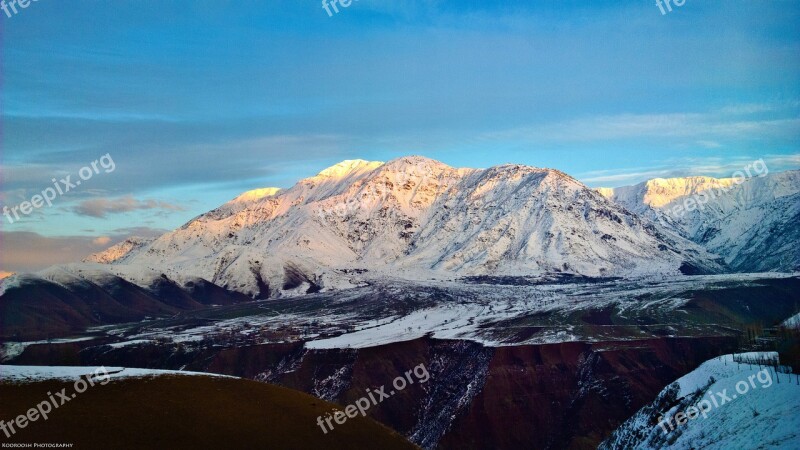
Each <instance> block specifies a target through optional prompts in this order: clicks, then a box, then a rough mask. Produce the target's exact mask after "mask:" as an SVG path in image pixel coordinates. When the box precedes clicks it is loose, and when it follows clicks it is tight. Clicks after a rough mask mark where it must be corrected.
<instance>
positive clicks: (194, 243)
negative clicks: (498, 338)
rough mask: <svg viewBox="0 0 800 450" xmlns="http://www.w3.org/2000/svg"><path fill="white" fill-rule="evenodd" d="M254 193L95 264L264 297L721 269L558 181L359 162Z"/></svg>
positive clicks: (414, 161) (533, 174)
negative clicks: (469, 280)
mask: <svg viewBox="0 0 800 450" xmlns="http://www.w3.org/2000/svg"><path fill="white" fill-rule="evenodd" d="M255 192H259V194H257V195H247V194H246V195H244V196H242V197H239V198H237V199H235V200H233V201H231V202H229V203H226V204H225V205H222V206H220V207H219V208H217V209H215V210H213V211H210V212H208V213H206V214H203V215H201V216H199V217H197V218H195V219H193V220H192V221H190V222H189V223H187V224H186V225H184V226H183V227H181V228H179V229H177V230H175V231H173V232H170V233H167V234H165V235H163V236H161V237H159V238H158V239H156V240H154V241H153V242H148V243H144V244H143V245H140V246H137V245H127V247H126V248H128V252H127V253H124V252H123V250H124V249H123V248H121V247H119V248H117V249H116V250H114V251H107V252H104V253H102V254H100V255H95V256H94V257H91V258H90V260H91V261H108V262H111V265H109V270H110V271H111V272H113V273H115V274H116V275H118V276H121V277H123V278H126V279H129V280H138V281H134V282H137V283H148V282H149V280H151V279H152V278H153V277H154V276H157V275H160V274H166V275H167V276H168V277H169V278H171V279H178V278H180V277H184V276H192V277H197V278H201V279H205V280H209V281H210V282H212V283H214V284H217V285H219V286H222V287H224V288H227V289H230V290H234V291H238V292H242V293H245V294H247V295H249V296H251V297H254V298H266V297H268V296H270V295H275V294H280V293H305V292H313V291H316V290H319V289H323V288H326V289H327V288H333V289H335V288H338V287H346V286H350V285H351V283H356V284H357V283H358V282H360V281H359V280H358V279H354V275H353V274H354V273H363V272H367V271H369V272H370V273H371V274H376V275H379V276H390V277H392V276H397V277H401V278H406V279H427V278H430V277H443V278H448V277H454V276H466V275H498V274H499V275H538V274H545V273H559V272H563V273H570V274H578V275H586V276H593V277H598V276H623V277H630V276H643V275H653V274H670V275H674V274H680V273H702V272H714V271H720V270H721V269H722V268H721V266H720V265H719V264H718V263H717V262H716V261H715V258H716V257H715V256H714V255H712V254H710V253H708V252H706V251H705V250H704V249H703V248H702V247H700V246H698V245H696V244H694V243H692V242H689V241H688V240H686V239H684V238H682V237H680V236H678V235H677V234H676V233H674V232H673V231H670V230H669V229H667V228H664V227H662V226H661V225H658V224H652V223H650V222H649V221H647V220H642V219H641V218H640V217H638V216H637V215H636V214H634V213H632V212H630V211H628V210H626V209H625V208H623V207H621V206H620V205H618V204H616V203H614V202H612V201H609V200H607V199H606V198H604V197H603V196H601V195H600V194H598V193H597V192H595V191H593V190H591V189H589V188H587V187H586V186H585V185H583V184H581V183H580V182H578V181H577V180H575V179H574V178H572V177H570V176H568V175H566V174H564V173H562V172H559V171H557V170H551V169H541V168H535V167H529V166H522V165H503V166H497V167H492V168H489V169H457V168H453V167H450V166H447V165H445V164H443V163H441V162H438V161H434V160H431V159H427V158H423V157H419V156H413V157H405V158H399V159H396V160H393V161H390V162H388V163H385V164H384V163H380V162H368V161H363V160H354V161H344V162H342V163H339V164H337V165H335V166H333V167H330V168H328V169H326V170H323V171H322V172H320V173H319V174H318V175H316V176H314V177H311V178H306V179H304V180H301V181H300V182H298V183H297V184H296V185H295V186H293V187H292V188H289V189H286V190H282V191H277V190H274V189H271V190H264V191H255Z"/></svg>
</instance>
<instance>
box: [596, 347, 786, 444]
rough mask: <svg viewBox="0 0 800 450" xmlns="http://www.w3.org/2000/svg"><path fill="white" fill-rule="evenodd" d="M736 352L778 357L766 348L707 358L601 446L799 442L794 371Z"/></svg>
mask: <svg viewBox="0 0 800 450" xmlns="http://www.w3.org/2000/svg"><path fill="white" fill-rule="evenodd" d="M734 356H736V358H735V359H736V360H739V361H743V360H744V361H754V362H755V361H758V360H762V361H763V360H776V359H777V354H776V353H772V352H767V353H746V354H740V355H725V356H721V357H718V358H714V359H712V360H709V361H706V362H705V363H703V364H702V365H701V366H700V367H699V368H697V369H696V370H694V371H693V372H690V373H689V374H687V375H685V376H684V377H682V378H680V379H678V380H677V381H675V382H674V383H672V384H671V385H669V386H667V387H666V388H665V389H664V390H663V391H661V393H660V394H659V395H658V396H657V398H656V400H655V401H653V403H651V404H649V405H647V406H645V407H644V408H642V409H641V410H639V412H637V413H636V414H635V415H634V416H633V417H631V418H630V419H629V420H628V421H627V422H625V423H624V424H623V425H622V426H621V427H619V428H618V429H617V430H616V431H615V432H614V433H613V434H612V435H611V437H609V438H608V439H606V440H605V441H604V442H603V443H602V444H601V445H600V447H599V449H600V450H612V449H626V450H627V449H639V450H645V449H662V448H669V449H686V450H689V449H695V448H703V449H709V450H713V449H733V448H756V447H757V448H764V449H772V448H774V449H784V448H785V449H789V448H799V447H800V431H798V430H800V414H797V409H798V405H800V386H798V385H797V383H795V381H796V380H795V378H796V377H797V375H794V374H786V373H780V372H778V373H776V371H775V370H774V368H772V367H766V366H759V365H758V364H757V363H755V364H747V363H738V362H737V361H736V360H735V359H734ZM778 377H780V380H779V379H778ZM701 411H702V412H701ZM678 414H683V415H682V416H681V415H678ZM687 415H689V417H687ZM678 422H680V423H678Z"/></svg>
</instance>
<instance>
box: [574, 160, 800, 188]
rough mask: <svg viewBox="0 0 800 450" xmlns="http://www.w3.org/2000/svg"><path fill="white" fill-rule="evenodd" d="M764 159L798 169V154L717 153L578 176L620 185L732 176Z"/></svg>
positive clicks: (772, 168)
mask: <svg viewBox="0 0 800 450" xmlns="http://www.w3.org/2000/svg"><path fill="white" fill-rule="evenodd" d="M758 159H763V160H764V162H765V163H766V164H767V167H769V168H770V171H772V172H776V171H782V170H794V169H800V154H796V155H769V154H768V155H760V156H752V157H732V158H729V159H725V160H723V159H722V158H719V157H708V158H672V159H667V160H664V163H663V164H661V165H656V166H651V167H639V168H631V169H626V170H596V171H589V172H585V173H583V174H581V175H580V176H578V179H580V180H581V181H582V182H584V183H586V184H590V185H599V184H606V185H609V186H612V187H613V186H620V185H625V184H636V183H640V182H642V181H645V180H649V179H652V178H675V177H689V176H712V177H721V178H726V177H731V176H732V175H733V173H734V172H736V171H739V170H742V168H743V167H745V166H747V165H748V164H751V163H752V162H753V161H756V160H758Z"/></svg>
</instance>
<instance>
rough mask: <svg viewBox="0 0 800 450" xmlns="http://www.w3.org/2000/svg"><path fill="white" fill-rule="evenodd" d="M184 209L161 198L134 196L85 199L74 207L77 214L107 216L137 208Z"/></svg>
mask: <svg viewBox="0 0 800 450" xmlns="http://www.w3.org/2000/svg"><path fill="white" fill-rule="evenodd" d="M151 209H152V210H162V211H183V207H181V206H178V205H173V204H171V203H167V202H164V201H159V200H153V199H148V200H137V199H135V198H133V196H126V197H121V198H116V199H108V198H97V199H92V200H85V201H83V202H81V203H79V204H78V205H77V206H75V207H74V208H73V211H74V212H75V213H76V214H79V215H82V216H89V217H97V218H100V219H102V218H105V217H106V215H108V214H121V213H126V212H131V211H137V210H151Z"/></svg>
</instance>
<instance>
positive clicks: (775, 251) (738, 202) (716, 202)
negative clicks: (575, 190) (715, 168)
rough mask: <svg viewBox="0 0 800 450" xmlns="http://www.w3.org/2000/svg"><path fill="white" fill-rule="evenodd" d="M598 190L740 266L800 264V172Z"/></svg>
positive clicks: (787, 266)
mask: <svg viewBox="0 0 800 450" xmlns="http://www.w3.org/2000/svg"><path fill="white" fill-rule="evenodd" d="M598 192H600V193H601V194H602V195H604V196H606V197H607V198H609V199H612V200H614V201H615V202H617V203H618V204H620V205H622V206H624V207H625V208H626V209H628V210H630V211H633V212H635V213H637V214H639V215H641V216H643V217H646V218H648V219H651V220H653V221H655V222H656V223H659V224H661V225H663V226H665V227H667V228H670V229H672V230H674V231H675V232H676V233H678V234H680V235H681V236H683V237H685V238H687V239H689V240H692V241H693V242H696V243H698V244H700V245H702V246H704V247H705V248H706V249H707V250H708V251H710V252H711V253H715V254H719V255H722V256H723V257H724V258H725V262H726V264H727V265H728V266H729V267H730V268H732V269H734V270H737V271H742V272H764V271H776V270H777V271H786V272H791V271H794V270H798V268H800V252H798V251H797V248H798V245H799V244H800V225H798V223H800V171H797V170H795V171H787V172H780V173H775V174H766V175H765V176H759V177H753V178H748V179H744V180H741V179H733V178H725V179H715V178H709V177H689V178H672V179H655V180H650V181H647V182H644V183H640V184H637V185H634V186H625V187H620V188H614V189H608V188H603V189H598Z"/></svg>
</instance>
